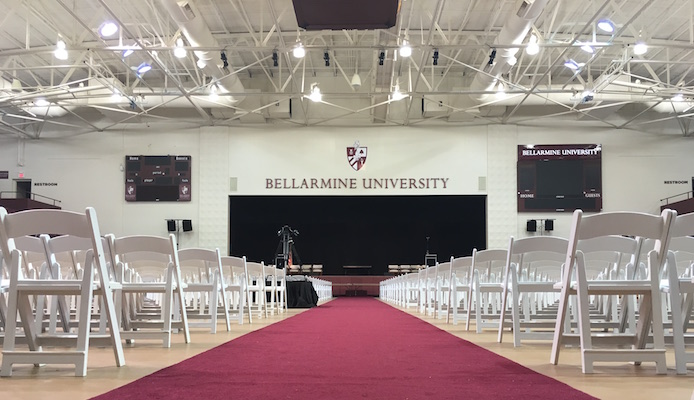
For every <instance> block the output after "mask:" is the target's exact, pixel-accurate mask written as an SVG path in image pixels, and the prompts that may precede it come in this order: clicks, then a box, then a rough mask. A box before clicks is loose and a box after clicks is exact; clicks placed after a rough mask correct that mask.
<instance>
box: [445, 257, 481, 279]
mask: <svg viewBox="0 0 694 400" xmlns="http://www.w3.org/2000/svg"><path fill="white" fill-rule="evenodd" d="M475 251H476V249H475V250H473V251H472V254H473V255H472V256H465V257H451V262H450V264H449V265H450V273H451V279H453V278H452V277H453V275H455V279H456V281H457V282H451V284H457V283H465V282H469V281H470V279H471V278H472V275H471V274H472V263H473V257H474V254H475Z"/></svg>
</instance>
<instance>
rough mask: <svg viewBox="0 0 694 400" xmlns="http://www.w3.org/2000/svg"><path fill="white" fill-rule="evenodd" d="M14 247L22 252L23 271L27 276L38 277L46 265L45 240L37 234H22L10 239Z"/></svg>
mask: <svg viewBox="0 0 694 400" xmlns="http://www.w3.org/2000/svg"><path fill="white" fill-rule="evenodd" d="M10 240H11V241H12V242H13V244H14V248H16V249H17V250H19V251H20V252H21V253H22V266H21V267H22V273H23V274H24V276H25V277H26V278H34V279H35V278H37V277H38V276H39V274H40V273H41V270H43V267H44V266H45V265H46V261H47V259H46V251H45V250H44V247H43V241H42V240H41V238H40V237H37V236H20V237H17V238H14V239H10Z"/></svg>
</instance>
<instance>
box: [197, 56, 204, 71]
mask: <svg viewBox="0 0 694 400" xmlns="http://www.w3.org/2000/svg"><path fill="white" fill-rule="evenodd" d="M196 65H197V66H198V68H200V69H204V68H205V67H206V66H207V62H205V60H203V59H202V58H200V59H198V62H197V63H196Z"/></svg>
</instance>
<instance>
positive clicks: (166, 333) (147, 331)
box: [112, 234, 190, 347]
mask: <svg viewBox="0 0 694 400" xmlns="http://www.w3.org/2000/svg"><path fill="white" fill-rule="evenodd" d="M112 252H113V254H114V258H115V260H116V262H117V266H116V267H117V276H118V277H119V279H121V282H122V289H121V290H122V293H123V294H124V295H125V296H129V297H130V299H131V301H132V302H135V304H133V303H131V305H130V307H129V310H128V312H127V313H125V315H126V316H129V318H128V319H125V320H124V321H123V327H122V328H123V331H122V332H121V336H122V337H123V338H124V339H127V340H135V339H138V338H139V339H156V340H161V341H162V344H163V346H164V347H171V333H172V329H173V328H178V329H181V330H182V331H183V336H184V341H185V342H186V343H190V331H189V326H188V315H187V312H186V307H185V300H184V297H183V290H184V289H185V284H184V283H183V280H182V277H181V267H180V262H179V259H178V252H177V251H176V237H175V236H174V235H173V234H171V235H169V236H168V237H160V236H147V235H140V236H125V237H120V238H116V239H115V240H114V241H113V248H112ZM148 295H150V296H151V297H147V296H148ZM174 296H175V302H174ZM145 302H148V303H150V304H153V307H151V309H149V310H144V309H143V306H144V305H145ZM133 305H136V306H137V307H133ZM174 314H176V316H177V319H176V320H174V319H173V315H174Z"/></svg>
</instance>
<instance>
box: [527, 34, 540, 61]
mask: <svg viewBox="0 0 694 400" xmlns="http://www.w3.org/2000/svg"><path fill="white" fill-rule="evenodd" d="M525 52H526V53H528V55H531V56H534V55H535V54H537V53H539V52H540V46H539V45H538V44H537V36H535V34H532V35H530V39H529V40H528V47H526V48H525Z"/></svg>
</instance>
